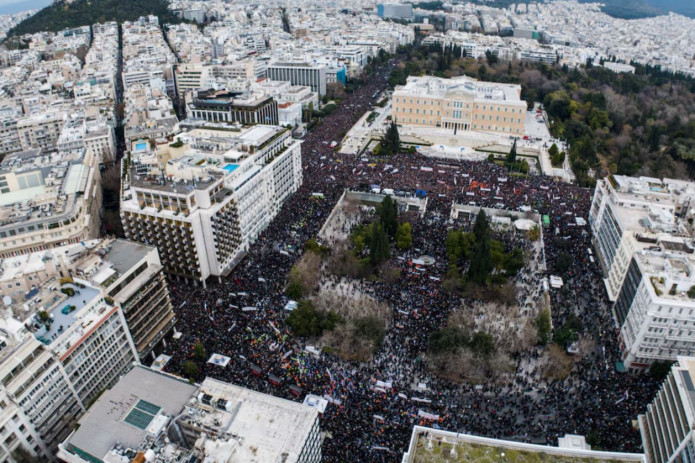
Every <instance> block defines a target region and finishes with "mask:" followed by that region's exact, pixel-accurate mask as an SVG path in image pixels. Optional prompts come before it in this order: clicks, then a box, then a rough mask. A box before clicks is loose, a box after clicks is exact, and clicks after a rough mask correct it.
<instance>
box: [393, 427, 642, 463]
mask: <svg viewBox="0 0 695 463" xmlns="http://www.w3.org/2000/svg"><path fill="white" fill-rule="evenodd" d="M550 461H552V462H553V463H608V462H611V463H617V462H624V463H627V462H645V461H646V460H645V458H644V455H642V454H630V453H615V452H599V451H593V450H587V449H580V448H560V447H549V446H544V445H534V444H524V443H519V442H512V441H504V440H498V439H488V438H484V437H477V436H472V435H469V434H458V433H453V432H448V431H439V430H435V429H430V428H423V427H420V426H416V427H415V428H414V429H413V439H412V440H411V442H410V448H409V453H407V454H406V455H405V456H404V457H403V463H444V462H446V463H459V462H460V463H463V462H476V463H497V462H500V463H501V462H515V463H541V462H550Z"/></svg>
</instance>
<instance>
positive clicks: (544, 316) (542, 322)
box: [536, 309, 551, 346]
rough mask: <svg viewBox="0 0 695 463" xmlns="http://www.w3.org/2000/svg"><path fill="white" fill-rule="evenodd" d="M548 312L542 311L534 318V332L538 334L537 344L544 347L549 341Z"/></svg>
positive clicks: (549, 323) (549, 324) (549, 325)
mask: <svg viewBox="0 0 695 463" xmlns="http://www.w3.org/2000/svg"><path fill="white" fill-rule="evenodd" d="M550 329H551V320H550V310H549V309H542V310H541V311H540V312H538V315H537V316H536V332H537V333H538V344H540V345H542V346H544V345H546V344H547V343H548V342H549V341H550Z"/></svg>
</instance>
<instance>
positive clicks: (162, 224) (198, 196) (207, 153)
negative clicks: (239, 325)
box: [121, 122, 302, 284]
mask: <svg viewBox="0 0 695 463" xmlns="http://www.w3.org/2000/svg"><path fill="white" fill-rule="evenodd" d="M196 124H197V125H196ZM188 127H190V128H192V130H190V131H188V132H184V133H182V134H180V135H178V136H177V141H176V142H174V143H173V144H172V145H170V146H169V148H170V150H169V151H168V154H167V155H166V159H167V160H166V161H164V157H162V155H157V154H155V153H153V152H151V151H149V149H150V145H149V144H147V143H135V144H134V149H133V150H132V151H131V160H132V161H131V164H130V167H126V171H125V172H124V175H125V178H126V181H125V184H124V188H123V190H122V197H121V219H122V222H123V227H124V229H125V232H126V236H128V238H129V239H132V240H134V241H138V242H141V243H146V244H151V245H155V246H157V247H158V249H159V253H160V256H161V258H162V263H163V264H164V267H165V268H166V271H167V272H168V273H170V274H172V275H175V276H178V277H182V278H186V279H190V280H193V281H195V282H201V283H203V284H204V283H205V280H206V279H207V278H208V277H209V276H218V277H220V276H222V275H225V274H227V273H228V272H229V271H230V270H231V269H232V268H233V267H234V265H235V264H236V263H237V262H238V260H239V259H240V258H241V257H243V255H244V254H245V253H246V251H247V250H248V247H249V246H250V244H251V243H252V242H253V241H254V240H255V239H256V237H258V235H259V234H260V233H261V231H263V230H264V229H265V227H267V226H268V224H269V223H270V221H271V220H272V219H273V217H275V215H276V214H277V212H278V211H279V209H280V207H281V206H282V203H283V202H284V201H285V200H286V199H287V197H288V196H289V195H291V194H292V193H294V192H295V191H297V189H298V188H299V185H301V182H302V167H301V151H300V146H301V143H300V142H299V141H297V140H294V139H292V138H291V137H290V133H289V131H288V130H286V129H284V128H281V127H275V126H267V125H257V126H254V127H250V128H243V129H240V128H233V127H230V126H228V125H226V124H206V123H199V122H198V123H193V125H189V126H188ZM172 147H176V148H172ZM127 165H128V164H127V163H126V166H127Z"/></svg>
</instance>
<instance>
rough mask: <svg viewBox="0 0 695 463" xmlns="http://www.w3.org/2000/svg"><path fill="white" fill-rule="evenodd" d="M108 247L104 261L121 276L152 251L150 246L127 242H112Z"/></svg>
mask: <svg viewBox="0 0 695 463" xmlns="http://www.w3.org/2000/svg"><path fill="white" fill-rule="evenodd" d="M110 246H111V250H110V251H109V252H108V254H106V256H104V259H105V260H107V261H108V262H111V263H112V264H113V267H114V269H115V270H116V271H117V272H118V274H119V275H123V274H124V273H126V272H127V271H128V270H130V269H131V268H133V266H134V265H135V264H137V263H138V262H139V261H140V260H142V258H143V257H145V256H146V255H147V254H148V253H149V252H150V251H151V250H152V247H150V246H145V245H144V244H140V243H136V242H135V241H127V240H114V241H113V242H112V243H111V244H110Z"/></svg>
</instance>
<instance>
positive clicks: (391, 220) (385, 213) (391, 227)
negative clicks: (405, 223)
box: [377, 195, 398, 237]
mask: <svg viewBox="0 0 695 463" xmlns="http://www.w3.org/2000/svg"><path fill="white" fill-rule="evenodd" d="M377 214H378V215H379V223H380V224H381V226H382V227H383V228H384V230H385V231H386V233H388V235H389V237H395V236H396V232H397V231H398V204H397V203H396V201H394V200H393V199H392V198H391V196H390V195H387V196H386V197H385V198H384V200H383V201H382V202H381V204H379V205H378V206H377Z"/></svg>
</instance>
